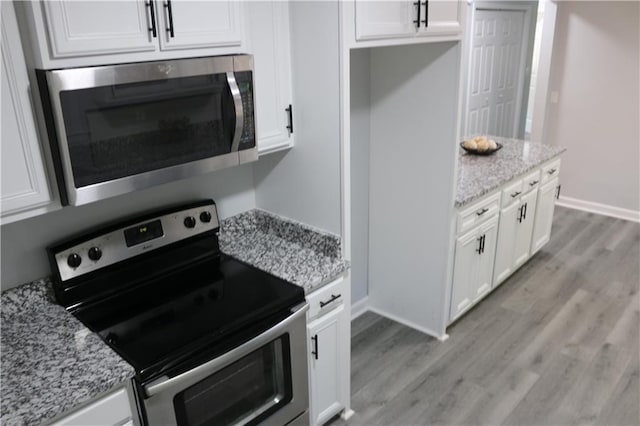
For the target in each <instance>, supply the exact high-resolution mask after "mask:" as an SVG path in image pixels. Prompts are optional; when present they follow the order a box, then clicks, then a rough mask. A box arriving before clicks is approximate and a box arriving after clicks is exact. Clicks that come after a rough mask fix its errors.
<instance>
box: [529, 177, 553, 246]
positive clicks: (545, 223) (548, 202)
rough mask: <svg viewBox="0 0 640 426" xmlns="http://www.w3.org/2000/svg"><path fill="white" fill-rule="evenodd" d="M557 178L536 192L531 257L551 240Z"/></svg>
mask: <svg viewBox="0 0 640 426" xmlns="http://www.w3.org/2000/svg"><path fill="white" fill-rule="evenodd" d="M557 187H558V178H554V179H553V180H551V181H549V182H547V183H546V184H544V185H543V186H542V187H541V188H540V189H539V190H538V206H537V208H536V217H535V223H534V225H533V238H532V240H531V255H532V256H533V255H534V254H535V253H537V252H538V250H540V249H541V248H542V246H544V245H545V244H546V243H547V242H549V239H550V238H551V225H552V224H553V210H554V208H555V201H556V200H555V198H556V189H557Z"/></svg>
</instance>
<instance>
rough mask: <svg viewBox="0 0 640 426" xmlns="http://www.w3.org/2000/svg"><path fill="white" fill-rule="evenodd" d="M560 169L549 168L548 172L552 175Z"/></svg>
mask: <svg viewBox="0 0 640 426" xmlns="http://www.w3.org/2000/svg"><path fill="white" fill-rule="evenodd" d="M557 170H558V169H551V170H549V171H548V172H547V173H549V174H550V175H552V174H554V173H555V172H556V171H557Z"/></svg>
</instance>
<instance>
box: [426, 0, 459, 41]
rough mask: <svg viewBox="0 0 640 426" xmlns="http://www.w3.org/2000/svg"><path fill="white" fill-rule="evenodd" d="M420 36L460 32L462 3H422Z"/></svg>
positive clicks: (446, 0) (435, 0)
mask: <svg viewBox="0 0 640 426" xmlns="http://www.w3.org/2000/svg"><path fill="white" fill-rule="evenodd" d="M421 5H422V11H421V12H420V13H421V16H420V20H421V22H420V32H419V33H420V35H447V34H457V33H461V32H462V24H461V13H462V3H461V2H459V1H456V0H429V1H428V2H425V1H422V2H421Z"/></svg>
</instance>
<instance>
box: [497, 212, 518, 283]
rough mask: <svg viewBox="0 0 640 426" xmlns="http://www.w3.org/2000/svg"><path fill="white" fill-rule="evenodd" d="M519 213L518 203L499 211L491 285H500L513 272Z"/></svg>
mask: <svg viewBox="0 0 640 426" xmlns="http://www.w3.org/2000/svg"><path fill="white" fill-rule="evenodd" d="M519 213H520V203H513V204H511V205H510V206H509V207H507V208H506V209H502V211H501V212H500V221H499V226H498V243H497V247H496V260H495V264H494V272H493V287H497V286H498V285H500V284H501V283H502V282H503V281H504V280H505V279H506V278H507V277H508V276H509V275H511V273H512V272H513V247H514V245H515V241H516V233H517V229H518V225H519V223H518V217H519Z"/></svg>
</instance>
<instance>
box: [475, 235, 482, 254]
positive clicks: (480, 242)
mask: <svg viewBox="0 0 640 426" xmlns="http://www.w3.org/2000/svg"><path fill="white" fill-rule="evenodd" d="M477 240H478V248H477V249H476V253H478V254H482V236H480V237H478V238H477Z"/></svg>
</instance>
